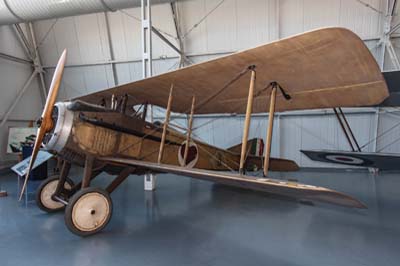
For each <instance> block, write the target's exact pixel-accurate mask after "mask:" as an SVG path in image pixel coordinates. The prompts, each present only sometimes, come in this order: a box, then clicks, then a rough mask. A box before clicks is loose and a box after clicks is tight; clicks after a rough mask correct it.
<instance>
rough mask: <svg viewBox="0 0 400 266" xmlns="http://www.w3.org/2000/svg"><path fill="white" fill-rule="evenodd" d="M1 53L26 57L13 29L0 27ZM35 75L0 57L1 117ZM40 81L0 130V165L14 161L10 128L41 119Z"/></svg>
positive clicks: (26, 124) (26, 67) (27, 93)
mask: <svg viewBox="0 0 400 266" xmlns="http://www.w3.org/2000/svg"><path fill="white" fill-rule="evenodd" d="M0 52H2V53H5V54H8V55H12V56H16V57H19V58H25V59H26V56H25V54H24V51H23V49H22V48H21V45H20V44H19V41H18V39H17V38H16V35H15V33H14V31H13V29H12V27H10V26H1V27H0ZM31 74H32V69H31V67H30V66H29V65H25V64H21V63H16V62H12V61H9V60H6V59H2V58H0V117H3V115H4V114H5V113H6V112H7V110H8V109H9V107H10V105H11V104H12V102H13V101H14V99H15V97H16V96H17V93H18V92H19V90H21V89H22V87H23V86H24V84H25V82H26V81H27V80H28V79H29V77H30V75H31ZM39 92H40V91H39V86H38V80H37V78H36V77H35V79H34V80H33V82H32V84H31V85H30V86H29V87H28V89H27V90H26V92H25V93H24V95H23V96H22V98H21V100H20V102H19V104H18V106H17V107H16V108H15V110H14V111H13V112H12V113H11V115H10V118H9V121H8V122H7V123H6V124H5V125H4V126H3V128H0V166H1V165H4V164H7V162H8V161H12V160H15V157H14V156H10V155H7V154H6V150H7V138H8V129H9V128H10V127H27V126H28V123H29V121H30V120H35V119H37V118H38V117H39V114H40V110H41V109H42V102H41V101H42V99H41V96H40V93H39Z"/></svg>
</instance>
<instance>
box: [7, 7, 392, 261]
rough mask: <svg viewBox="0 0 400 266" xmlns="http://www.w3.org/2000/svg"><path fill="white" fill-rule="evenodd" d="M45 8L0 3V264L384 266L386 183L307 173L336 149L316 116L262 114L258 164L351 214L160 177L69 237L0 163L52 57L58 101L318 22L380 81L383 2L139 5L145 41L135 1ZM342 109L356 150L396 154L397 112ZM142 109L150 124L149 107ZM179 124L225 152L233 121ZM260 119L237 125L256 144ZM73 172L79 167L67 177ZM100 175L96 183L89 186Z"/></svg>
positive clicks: (339, 144) (157, 112) (213, 117)
mask: <svg viewBox="0 0 400 266" xmlns="http://www.w3.org/2000/svg"><path fill="white" fill-rule="evenodd" d="M56 2H59V1H52V0H41V1H37V0H32V1H22V0H15V1H14V0H12V1H11V0H7V1H4V2H1V1H0V25H1V26H0V81H1V82H0V91H1V97H0V115H1V117H2V118H1V122H0V141H1V142H0V169H1V172H2V175H1V176H0V188H2V189H5V190H7V192H8V194H9V195H8V197H5V198H0V213H1V218H0V225H1V226H0V235H1V236H2V237H1V240H0V243H1V244H0V259H1V263H0V264H1V265H39V263H40V264H42V265H54V264H55V263H57V264H59V265H64V264H65V265H71V264H72V265H110V264H111V263H115V264H116V265H128V264H129V265H131V264H140V265H143V264H146V265H243V264H246V265H262V264H269V265H378V264H380V265H398V262H399V260H400V257H399V255H398V252H397V250H396V247H398V246H399V244H400V242H399V235H400V227H399V218H400V217H399V215H398V212H397V210H398V207H399V204H400V198H399V192H398V187H399V186H400V181H399V178H398V172H396V171H389V172H388V171H386V172H385V171H381V172H378V173H376V172H373V171H371V170H368V169H365V168H359V167H355V166H349V165H336V164H328V163H323V162H316V161H312V160H310V159H309V158H307V157H306V156H305V155H304V154H302V153H301V152H300V150H302V149H331V150H345V151H349V150H350V146H349V143H348V141H347V139H346V136H345V134H344V133H343V130H342V128H341V125H340V123H339V122H338V120H337V118H336V116H335V114H334V112H333V111H332V109H318V110H301V111H291V112H278V113H276V114H275V118H274V123H275V126H274V128H273V135H272V136H273V137H272V147H271V155H272V156H274V157H280V158H286V159H290V160H293V161H295V162H296V163H297V164H298V165H299V166H300V168H301V170H300V171H298V172H296V173H279V172H273V173H272V176H273V177H275V178H278V179H280V178H289V179H294V180H298V181H301V182H304V183H307V184H311V185H318V186H324V187H328V188H331V189H336V190H338V191H340V192H344V193H348V194H349V195H352V196H354V197H357V198H358V199H360V200H361V201H362V202H364V203H366V204H367V205H368V209H367V210H352V209H345V208H341V207H332V206H330V205H328V204H315V205H314V204H308V203H304V202H296V201H293V200H291V199H287V198H284V197H283V198H281V197H279V196H272V195H268V194H267V195H265V194H263V193H259V192H249V191H245V190H240V189H232V188H227V187H225V186H220V185H213V184H212V183H210V182H207V181H198V180H192V179H186V178H181V177H178V176H175V175H173V174H166V175H164V174H160V175H158V178H157V181H156V186H157V189H156V190H155V191H153V192H148V191H144V190H143V177H141V178H137V177H131V178H130V179H128V181H127V182H126V183H127V184H124V185H122V186H121V188H119V189H118V190H116V192H115V193H114V194H113V196H112V199H113V202H114V203H113V204H114V217H113V220H112V221H111V222H110V225H109V226H108V227H107V228H106V229H105V230H104V231H103V232H101V233H100V234H98V235H95V236H91V237H88V238H80V237H77V236H74V235H72V234H70V233H69V232H68V230H67V229H66V228H65V227H64V220H63V217H62V215H61V214H55V215H47V214H46V215H45V214H44V213H42V212H41V211H40V210H39V209H38V208H37V207H36V206H35V204H34V203H32V202H28V203H27V204H23V203H21V202H19V201H18V191H17V185H16V183H17V177H16V176H15V174H14V173H12V172H11V171H10V170H9V169H10V167H11V166H12V165H14V164H15V163H16V162H17V160H18V156H17V155H15V154H11V153H9V152H7V146H8V138H9V129H10V128H13V127H27V126H28V125H29V124H32V121H36V120H37V119H38V118H40V114H41V112H42V109H43V106H44V104H45V100H46V94H47V93H48V88H49V86H50V83H51V79H52V77H53V74H54V70H55V68H56V65H57V61H58V59H59V56H60V54H61V53H62V51H63V50H64V49H67V50H68V56H67V61H66V65H65V71H64V75H63V78H62V81H61V86H60V91H59V94H58V98H57V100H58V101H65V100H68V99H72V98H75V97H78V96H82V95H86V94H89V93H93V92H97V91H101V90H104V89H107V88H112V87H115V86H117V85H121V84H125V83H129V82H132V81H136V80H140V79H142V78H144V77H146V76H150V74H152V75H153V76H154V75H159V74H162V73H166V72H169V71H173V70H177V69H180V68H182V67H186V66H189V65H192V64H196V63H200V62H204V61H207V60H210V59H214V58H219V57H221V56H226V55H229V54H233V53H235V52H238V51H241V50H245V49H249V48H252V47H256V46H259V45H263V44H266V43H270V42H274V41H278V40H282V39H284V38H287V37H290V36H293V35H297V34H301V33H304V32H307V31H311V30H314V29H318V28H323V27H344V28H347V29H350V30H351V31H353V32H355V33H356V34H357V35H358V36H359V37H360V38H361V39H362V40H363V41H364V43H365V45H366V46H367V47H368V48H369V49H370V52H371V53H372V55H373V56H374V58H375V59H376V62H377V64H378V65H379V67H380V69H381V70H382V71H385V72H386V71H396V70H399V69H400V62H399V59H398V55H399V53H400V43H399V40H400V39H399V37H400V35H399V30H400V26H399V25H400V19H399V17H398V13H399V10H400V6H398V5H396V2H397V1H396V0H324V1H318V0H253V1H245V0H182V1H167V0H165V1H162V0H158V1H154V0H153V1H149V2H151V24H152V27H153V28H154V30H152V33H151V35H152V37H151V41H150V42H149V39H146V38H147V37H146V34H143V32H142V27H143V24H142V19H141V15H142V14H141V4H142V3H141V1H133V0H130V1H128V0H126V1H123V0H118V1H103V0H102V1H94V0H74V1H72V0H70V1H64V3H62V1H61V2H60V3H58V4H56ZM142 2H146V1H142ZM52 4H53V5H52ZM48 6H50V7H51V8H50V9H46V7H48ZM160 35H161V37H160ZM149 43H150V47H151V48H150V50H151V53H150V56H151V60H150V61H151V66H152V71H151V72H152V73H144V71H143V69H144V68H143V60H144V59H143V58H144V53H143V49H142V48H143V45H144V44H145V45H148V44H149ZM26 44H28V45H26ZM30 45H33V47H31V46H30ZM177 50H178V51H177ZM295 63H296V62H293V64H295ZM147 64H148V63H147ZM328 71H329V70H328ZM145 72H146V71H145ZM147 72H148V71H147ZM344 97H346V96H344ZM188 101H191V98H190V96H188ZM343 110H344V112H345V114H346V117H347V120H348V123H349V124H350V125H351V129H352V130H353V133H354V136H355V138H356V139H357V141H358V143H359V144H360V146H361V147H362V150H363V151H365V152H379V153H400V130H399V128H400V127H398V126H400V119H399V118H400V109H398V108H397V107H385V108H382V107H366V108H345V109H343ZM151 113H152V119H154V120H155V121H161V122H162V121H164V119H165V109H162V108H158V109H157V108H154V110H153V108H152V110H151ZM171 119H173V120H174V123H176V124H177V125H179V126H181V127H187V126H188V117H182V116H181V115H178V114H174V113H173V114H172V118H171ZM193 123H194V124H193V136H195V137H196V138H198V139H199V140H202V141H204V142H207V143H209V144H211V145H214V146H216V147H219V148H223V149H226V148H229V147H232V146H234V145H236V144H239V143H241V141H242V137H243V131H242V129H243V127H244V124H245V116H244V115H241V114H205V115H195V116H194V120H193ZM267 124H268V114H255V115H253V117H252V120H251V125H250V131H249V139H252V138H264V136H265V135H266V134H267ZM74 175H77V176H79V175H82V168H79V167H77V168H73V169H72V174H71V176H70V177H71V178H72V179H73V177H74ZM107 178H108V176H107V174H101V176H100V178H98V180H96V182H98V183H99V184H106V183H107ZM39 254H40V255H39ZM288 254H289V256H288Z"/></svg>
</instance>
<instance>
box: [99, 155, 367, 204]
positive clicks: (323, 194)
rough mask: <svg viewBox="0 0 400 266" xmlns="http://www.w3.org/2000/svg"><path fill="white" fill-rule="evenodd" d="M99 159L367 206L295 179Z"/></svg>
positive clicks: (297, 196) (240, 185)
mask: <svg viewBox="0 0 400 266" xmlns="http://www.w3.org/2000/svg"><path fill="white" fill-rule="evenodd" d="M99 159H100V160H103V161H106V162H109V163H113V164H122V165H131V166H135V167H139V168H146V169H151V170H153V171H157V172H166V173H173V174H177V175H183V176H189V177H193V178H197V179H202V180H208V181H212V182H216V183H220V184H225V185H230V186H235V187H241V188H247V189H253V190H258V191H263V192H268V193H273V194H279V195H284V196H289V197H294V198H298V199H303V200H311V201H314V200H317V201H322V202H327V203H331V204H336V205H341V206H345V207H354V208H366V206H365V205H364V204H363V203H361V202H360V201H358V200H357V199H354V198H352V197H350V196H348V195H346V194H343V193H340V192H337V191H335V190H331V189H327V188H323V187H317V186H311V185H305V184H300V183H295V182H285V181H282V180H277V179H271V178H255V177H250V176H243V175H238V174H230V173H224V172H216V171H208V170H201V169H193V168H185V167H178V166H173V165H167V164H157V163H151V162H144V161H138V160H133V159H124V158H114V157H103V158H99Z"/></svg>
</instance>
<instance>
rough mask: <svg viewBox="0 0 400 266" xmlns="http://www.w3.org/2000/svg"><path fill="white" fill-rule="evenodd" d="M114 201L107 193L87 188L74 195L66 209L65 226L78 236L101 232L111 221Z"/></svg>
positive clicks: (98, 189)
mask: <svg viewBox="0 0 400 266" xmlns="http://www.w3.org/2000/svg"><path fill="white" fill-rule="evenodd" d="M112 211H113V206H112V201H111V198H110V195H109V193H108V192H107V191H105V190H103V189H100V188H93V187H87V188H83V189H81V190H80V191H78V192H77V193H76V194H74V195H73V196H72V197H71V199H70V200H69V203H68V205H67V207H66V209H65V224H66V226H67V227H68V229H69V230H70V231H71V232H72V233H74V234H76V235H78V236H89V235H93V234H95V233H97V232H99V231H101V230H102V229H103V228H104V227H105V226H106V225H107V224H108V222H109V221H110V219H111V215H112Z"/></svg>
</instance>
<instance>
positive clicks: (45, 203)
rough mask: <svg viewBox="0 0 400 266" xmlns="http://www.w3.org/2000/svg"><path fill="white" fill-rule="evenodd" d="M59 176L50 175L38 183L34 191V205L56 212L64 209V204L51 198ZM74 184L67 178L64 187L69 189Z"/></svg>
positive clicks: (46, 210) (49, 211)
mask: <svg viewBox="0 0 400 266" xmlns="http://www.w3.org/2000/svg"><path fill="white" fill-rule="evenodd" d="M58 181H59V176H58V175H55V176H51V177H49V178H47V179H45V180H43V182H42V183H41V184H40V186H39V187H38V189H37V191H36V198H35V199H36V205H37V206H38V207H39V208H40V209H41V210H42V211H45V212H48V213H51V212H57V211H59V210H62V209H64V207H65V205H64V204H62V203H61V202H58V201H55V200H53V199H52V196H53V194H54V192H55V191H56V188H57V184H58ZM73 186H74V182H73V181H72V180H71V179H69V178H67V180H66V182H65V184H64V188H65V189H67V190H70V189H71V188H72V187H73Z"/></svg>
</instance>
